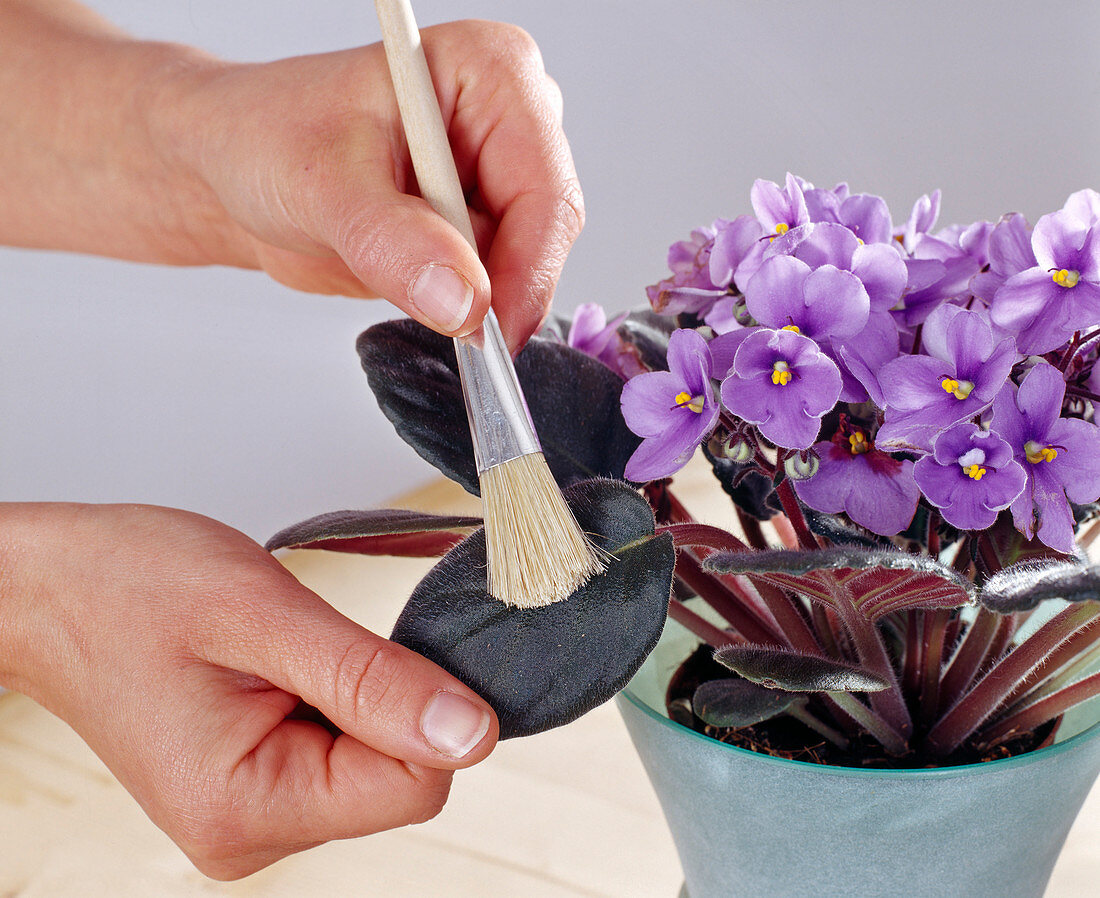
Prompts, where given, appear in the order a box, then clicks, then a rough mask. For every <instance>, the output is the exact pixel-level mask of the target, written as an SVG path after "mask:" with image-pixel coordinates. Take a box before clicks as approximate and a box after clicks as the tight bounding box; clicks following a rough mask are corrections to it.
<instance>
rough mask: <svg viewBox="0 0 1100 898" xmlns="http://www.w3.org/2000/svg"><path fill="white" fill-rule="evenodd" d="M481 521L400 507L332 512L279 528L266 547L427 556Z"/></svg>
mask: <svg viewBox="0 0 1100 898" xmlns="http://www.w3.org/2000/svg"><path fill="white" fill-rule="evenodd" d="M480 526H481V518H473V517H462V516H459V515H436V514H426V513H424V512H421V511H407V510H405V509H402V508H381V509H372V510H368V511H355V510H349V511H330V512H328V513H326V514H320V515H317V516H316V517H313V518H309V519H307V520H305V521H299V522H298V523H297V524H291V526H289V527H287V528H285V529H283V530H280V531H279V532H278V533H276V534H275V535H274V536H273V537H271V539H269V540H268V541H267V544H266V545H265V546H264V548H265V549H267V551H269V552H274V551H275V550H276V549H288V548H295V549H328V550H329V551H331V552H353V553H356V554H359V555H404V556H409V557H416V558H428V557H432V556H438V555H443V554H444V553H446V552H448V551H450V550H451V549H452V548H454V546H456V545H458V543H460V542H461V541H462V540H463V539H465V538H466V536H467V535H468V534H469V532H470V531H471V530H472V529H473V528H474V527H480Z"/></svg>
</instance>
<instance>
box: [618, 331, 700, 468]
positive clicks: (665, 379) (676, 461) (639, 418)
mask: <svg viewBox="0 0 1100 898" xmlns="http://www.w3.org/2000/svg"><path fill="white" fill-rule="evenodd" d="M668 367H669V370H668V371H650V372H647V373H645V374H639V375H638V376H636V377H632V378H631V379H630V380H628V381H627V382H626V384H625V385H624V386H623V395H622V410H623V419H624V420H625V421H626V426H627V427H629V428H630V429H631V430H632V431H634V433H636V434H637V435H638V436H640V437H642V438H643V439H642V444H641V445H640V446H639V447H638V448H637V449H636V450H635V452H634V454H633V455H632V456H631V457H630V461H628V462H627V464H626V471H625V475H626V478H627V479H628V480H633V481H635V482H638V483H644V482H645V481H648V480H657V479H658V478H661V477H668V476H669V475H670V474H673V473H675V472H676V471H678V470H679V469H680V468H682V467H683V466H684V465H686V464H687V463H688V460H689V459H690V458H691V456H692V455H694V454H695V450H696V448H697V447H698V446H699V444H700V443H701V442H702V441H703V440H704V439H706V437H707V436H709V434H710V433H711V431H712V430H713V429H714V426H715V424H716V423H717V421H718V403H717V402H716V401H715V396H714V388H713V387H712V386H711V381H710V377H711V357H710V350H709V349H708V348H707V343H706V341H705V340H704V339H703V338H702V337H701V336H700V335H699V334H698V333H697V332H696V331H693V330H687V329H681V330H677V331H673V333H672V336H671V337H670V338H669V341H668Z"/></svg>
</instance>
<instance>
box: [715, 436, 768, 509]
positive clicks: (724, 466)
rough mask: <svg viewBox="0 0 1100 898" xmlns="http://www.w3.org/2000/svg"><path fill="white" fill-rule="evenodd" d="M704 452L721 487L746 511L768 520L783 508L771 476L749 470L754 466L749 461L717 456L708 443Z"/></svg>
mask: <svg viewBox="0 0 1100 898" xmlns="http://www.w3.org/2000/svg"><path fill="white" fill-rule="evenodd" d="M703 455H705V456H706V459H707V461H708V462H710V467H711V470H712V471H714V476H715V477H716V478H718V482H719V483H720V484H721V485H722V490H723V491H724V492H725V493H726V495H727V496H729V497H730V498H731V499H733V501H734V504H736V505H737V507H738V508H740V509H741V510H742V511H744V512H745V513H746V514H750V515H752V516H753V517H754V518H756V519H757V520H758V521H767V520H770V519H771V518H773V517H774V516H775V515H776V514H777V513H778V512H779V511H781V510H782V506H781V505H779V500H778V498H777V497H776V495H775V489H774V487H773V485H772V481H771V478H770V477H765V476H764V475H763V474H761V473H760V472H759V471H755V470H750V468H751V466H750V465H748V464H739V463H737V462H735V461H731V460H730V459H728V458H720V457H718V456H717V455H715V454H714V453H712V452H711V451H710V449H709V447H708V446H707V444H706V443H704V444H703Z"/></svg>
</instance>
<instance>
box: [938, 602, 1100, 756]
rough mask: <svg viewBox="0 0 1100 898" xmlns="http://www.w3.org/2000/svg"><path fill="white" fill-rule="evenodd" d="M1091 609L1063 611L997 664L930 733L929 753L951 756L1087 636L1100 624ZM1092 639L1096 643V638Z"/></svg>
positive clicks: (1097, 610) (1097, 614) (1080, 607)
mask: <svg viewBox="0 0 1100 898" xmlns="http://www.w3.org/2000/svg"><path fill="white" fill-rule="evenodd" d="M1090 606H1096V603H1094V602H1086V603H1083V604H1077V605H1070V606H1069V607H1067V608H1064V609H1062V610H1061V611H1060V612H1058V614H1056V615H1055V616H1054V617H1052V618H1051V619H1050V620H1049V621H1047V622H1046V623H1045V624H1043V626H1041V627H1040V628H1039V629H1038V630H1036V631H1035V633H1033V634H1032V635H1031V637H1030V638H1028V639H1026V640H1024V642H1022V643H1020V645H1018V646H1017V647H1016V648H1015V649H1013V650H1012V651H1011V652H1009V653H1008V654H1007V655H1005V656H1004V657H1003V658H1001V660H1000V661H998V662H997V663H996V664H994V665H993V667H992V668H990V669H989V670H988V671H987V672H986V673H985V675H984V676H983V677H982V678H981V679H980V680H978V682H977V683H976V684H975V685H974V687H973V688H972V689H971V690H970V691H969V692H967V693H966V694H965V695H964V696H963V697H962V698H961V699H959V701H958V702H957V703H956V704H955V705H954V707H952V708H951V710H949V711H948V712H947V713H946V714H945V715H944V716H943V717H941V718H940V720H939V722H937V723H936V725H935V726H934V727H933V728H932V729H931V731H930V732H929V733H928V737H927V740H926V743H927V747H928V749H929V751H931V752H932V753H933V754H936V755H940V756H944V755H949V754H951V752H953V751H954V750H955V749H957V748H958V747H959V746H960V745H961V744H962V743H963V741H964V740H965V739H966V738H967V737H969V736H970V734H971V733H973V732H974V730H976V729H977V728H978V727H979V726H981V724H982V723H983V721H985V720H986V719H987V718H988V717H989V716H990V715H991V714H992V713H993V712H994V711H995V710H996V709H997V708H998V707H1000V705H1001V704H1002V703H1003V702H1004V700H1005V698H1006V697H1007V696H1008V695H1009V694H1011V693H1012V691H1013V690H1014V689H1015V688H1016V686H1017V684H1019V683H1020V682H1021V681H1022V680H1024V679H1026V678H1027V677H1029V676H1030V675H1031V674H1032V673H1034V671H1035V670H1036V669H1038V668H1039V667H1040V666H1041V665H1042V664H1043V663H1044V662H1045V661H1046V660H1047V658H1049V657H1050V656H1051V655H1052V654H1053V653H1054V652H1055V651H1057V649H1058V648H1059V647H1060V646H1061V645H1062V644H1063V643H1064V642H1066V641H1067V640H1074V641H1078V640H1079V639H1080V638H1081V637H1082V636H1084V635H1085V628H1087V627H1088V626H1089V625H1090V624H1092V623H1094V622H1096V621H1097V620H1100V608H1098V607H1090ZM1074 637H1077V639H1074ZM1088 637H1089V639H1092V638H1093V635H1092V634H1088Z"/></svg>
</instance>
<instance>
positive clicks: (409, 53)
mask: <svg viewBox="0 0 1100 898" xmlns="http://www.w3.org/2000/svg"><path fill="white" fill-rule="evenodd" d="M374 5H375V9H376V10H377V11H378V21H379V22H380V23H381V25H382V42H383V45H384V46H385V48H386V61H387V63H388V64H389V69H390V77H391V78H392V79H393V86H394V91H395V92H396V94H397V106H398V108H399V109H400V110H401V123H402V124H403V125H404V128H405V139H406V140H407V141H408V144H409V154H410V155H411V156H412V162H413V169H414V170H415V171H416V180H417V182H418V183H419V184H420V193H421V195H422V196H423V197H424V199H425V200H427V201H428V203H429V204H430V205H431V207H432V208H433V209H435V211H436V212H438V213H439V214H440V215H442V216H443V217H444V218H445V219H446V220H447V221H448V222H450V224H451V225H453V226H454V227H455V228H456V229H457V230H458V231H459V233H461V234H462V235H463V236H464V237H465V238H466V239H467V240H468V241H469V243H470V246H472V247H473V248H474V251H475V252H476V251H477V242H476V240H475V239H474V229H473V226H472V225H471V223H470V213H469V211H468V210H467V208H466V197H465V195H464V194H463V192H462V184H461V183H460V182H459V180H458V169H457V168H456V167H455V161H454V156H453V155H452V153H451V144H450V141H449V140H448V139H447V129H446V127H445V126H444V124H443V116H442V114H441V113H440V111H439V100H438V99H437V97H436V93H435V87H434V85H433V84H432V76H431V73H430V72H429V71H428V62H427V60H426V59H425V58H424V47H423V45H422V44H421V43H420V31H419V29H418V28H417V27H416V19H415V17H414V16H413V11H412V6H411V5H410V3H409V0H375V3H374ZM455 352H456V354H457V356H458V370H459V374H460V375H461V378H462V392H463V395H464V397H465V399H466V413H467V416H468V417H469V419H470V433H471V435H472V436H473V441H474V458H475V460H476V462H477V470H478V473H479V474H481V473H483V472H484V471H486V470H488V469H489V468H491V467H495V466H496V465H499V464H503V463H504V462H507V461H511V460H512V459H515V458H519V457H520V456H522V455H530V454H531V453H533V452H540V451H541V447H540V446H539V441H538V437H536V436H535V428H534V425H533V424H532V423H531V415H530V413H529V412H528V410H527V403H526V402H525V401H524V398H523V392H522V391H521V390H520V387H519V381H518V380H516V372H515V369H514V368H513V367H512V359H511V356H509V354H508V348H507V344H506V343H505V342H504V337H503V336H502V335H501V333H500V326H499V325H498V324H497V320H496V316H495V315H494V314H493V312H492V310H491V309H490V310H489V313H488V315H486V317H485V321H484V323H483V324H482V326H481V327H480V328H479V329H478V330H476V331H474V333H472V334H470V335H469V336H468V337H463V338H461V339H457V338H456V339H455Z"/></svg>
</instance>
